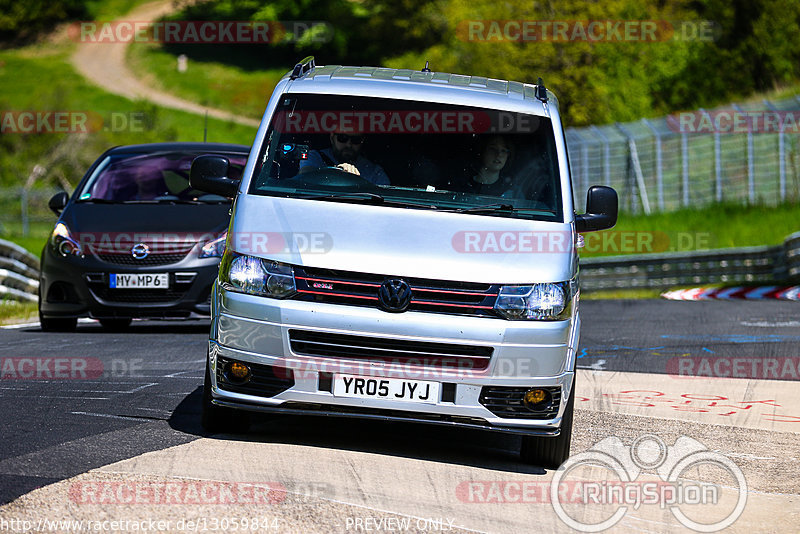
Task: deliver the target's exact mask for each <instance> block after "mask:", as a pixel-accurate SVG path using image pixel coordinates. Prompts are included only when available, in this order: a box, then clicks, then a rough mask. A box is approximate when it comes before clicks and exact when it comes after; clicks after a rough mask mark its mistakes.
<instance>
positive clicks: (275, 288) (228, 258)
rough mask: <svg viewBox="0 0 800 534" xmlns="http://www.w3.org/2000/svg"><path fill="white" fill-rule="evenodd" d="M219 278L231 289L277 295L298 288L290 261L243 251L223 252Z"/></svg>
mask: <svg viewBox="0 0 800 534" xmlns="http://www.w3.org/2000/svg"><path fill="white" fill-rule="evenodd" d="M219 280H220V283H221V284H222V287H223V288H225V289H228V290H230V291H237V292H239V293H247V294H249V295H260V296H263V297H273V298H276V299H285V298H287V297H290V296H292V295H294V294H295V292H296V290H297V289H296V286H295V281H294V269H293V268H292V266H291V265H288V264H286V263H280V262H277V261H271V260H265V259H261V258H257V257H255V256H247V255H244V254H236V253H227V252H226V254H225V256H224V257H223V260H222V263H221V264H220V268H219Z"/></svg>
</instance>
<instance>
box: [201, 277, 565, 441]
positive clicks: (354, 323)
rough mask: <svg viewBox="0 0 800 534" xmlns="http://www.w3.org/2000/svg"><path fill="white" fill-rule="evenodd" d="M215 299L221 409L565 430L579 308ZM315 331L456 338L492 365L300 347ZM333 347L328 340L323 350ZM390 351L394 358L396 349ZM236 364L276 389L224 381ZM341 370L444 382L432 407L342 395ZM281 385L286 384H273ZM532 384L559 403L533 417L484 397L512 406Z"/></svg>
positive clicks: (407, 339)
mask: <svg viewBox="0 0 800 534" xmlns="http://www.w3.org/2000/svg"><path fill="white" fill-rule="evenodd" d="M214 297H215V298H214V299H213V301H212V328H211V339H210V341H209V351H208V354H209V369H210V375H211V385H212V397H213V402H214V403H215V404H218V405H220V406H228V407H233V408H240V409H245V410H252V411H265V412H278V413H287V414H306V415H324V416H344V417H356V418H366V419H380V420H392V421H394V420H405V421H415V422H424V423H434V424H443V425H451V426H459V427H470V428H482V429H485V430H494V431H504V432H512V433H516V434H534V435H549V436H556V435H558V433H559V427H560V425H561V419H562V417H563V415H564V410H565V407H566V404H567V399H568V398H569V395H570V393H571V389H572V386H573V383H574V382H573V377H574V363H575V348H576V347H577V342H578V330H579V328H578V326H579V319H578V317H577V315H576V316H574V317H573V318H571V319H569V320H565V321H506V320H503V319H494V318H480V317H465V316H458V315H444V314H435V313H423V312H406V313H400V314H391V313H387V312H383V311H381V310H379V309H375V308H368V307H356V306H342V305H335V304H320V303H310V302H301V301H293V300H278V299H270V298H264V297H257V296H252V295H244V294H241V293H236V292H231V291H226V290H224V289H221V288H220V289H218V290H217V291H215V292H214ZM301 334H302V335H301ZM309 335H313V336H315V337H314V339H332V340H333V341H334V342H338V340H340V339H348V340H351V339H353V340H356V341H358V340H363V339H366V340H369V341H373V340H379V341H380V343H382V345H381V346H392V347H395V346H396V347H400V348H401V349H399V350H402V347H407V346H413V347H419V346H422V347H427V346H432V347H444V348H445V349H443V350H446V348H447V347H448V346H450V345H453V346H459V347H472V348H476V350H477V351H478V352H480V353H481V354H486V353H490V356H489V357H488V362H487V361H486V360H485V359H483V360H481V363H479V364H478V365H471V366H470V365H463V362H464V361H466V362H467V363H469V362H472V361H475V360H469V359H467V360H462V359H459V358H460V357H459V356H454V357H453V358H444V359H442V358H438V359H437V358H436V357H432V358H426V357H425V356H426V355H429V354H428V353H426V354H423V355H421V356H420V357H412V358H408V359H403V360H398V359H395V358H386V359H376V358H369V357H366V358H365V357H364V356H363V353H364V351H363V350H361V348H359V350H358V351H356V352H361V353H362V354H360V355H359V356H358V357H347V356H342V355H341V353H338V354H337V356H335V357H332V356H329V355H324V354H321V353H317V354H309V353H308V352H304V351H305V350H306V348H307V345H303V344H299V343H298V341H297V338H298V337H302V336H309ZM350 336H354V337H350ZM298 347H301V348H300V349H299V348H298ZM302 347H306V348H302ZM332 347H334V345H333V344H331V345H330V346H327V345H325V346H323V349H325V350H328V349H331V348H332ZM349 348H350V347H347V349H349ZM377 350H384V349H377ZM390 350H391V353H392V354H393V355H396V354H397V353H398V351H396V350H394V349H390ZM426 350H427V349H426ZM411 356H419V355H415V354H412V355H411ZM467 358H470V357H467ZM234 361H236V362H241V363H244V364H245V365H248V366H251V367H253V368H254V369H256V368H257V369H262V371H259V372H261V373H262V374H263V373H266V374H268V375H270V376H268V377H266V378H265V377H261V379H260V380H262V382H263V383H264V384H271V386H269V387H266V386H265V389H264V390H263V391H259V390H258V389H257V388H256V389H254V388H253V387H249V388H247V389H246V390H244V391H243V390H242V389H241V388H236V387H234V386H232V385H230V384H227V383H225V381H224V378H223V373H222V368H221V367H220V368H219V369H218V365H219V362H234ZM338 374H346V375H351V376H352V375H355V376H365V377H374V378H381V377H386V378H400V379H408V380H422V381H434V382H438V383H440V384H441V385H442V387H440V398H438V399H436V401H435V402H433V403H428V404H423V403H411V402H408V401H398V400H389V399H385V398H374V397H370V398H352V397H341V396H336V395H334V394H333V393H332V387H331V386H330V381H331V380H332V379H334V377H335V376H336V375H338ZM281 381H283V382H281ZM262 382H258V383H262ZM276 384H282V385H281V386H279V387H274V386H275V385H276ZM533 387H537V388H544V389H547V390H548V391H552V392H553V399H554V401H555V402H554V403H553V405H552V406H550V408H549V409H548V410H546V411H544V412H541V413H538V412H536V413H534V412H531V413H530V415H529V416H527V415H526V413H525V410H520V409H519V407H518V406H517V407H510V408H509V409H508V410H506V409H504V408H502V407H500V408H498V406H497V405H496V403H495V404H492V403H490V402H489V401H487V398H488V397H489V396H490V395H487V392H489V393H496V392H500V393H501V397H502V396H503V395H506V396H509V399H510V400H509V402H510V403H514V402H516V399H517V397H518V396H519V394H520V392H524V390H525V389H527V388H533ZM489 388H491V389H489ZM445 392H447V393H445ZM506 392H510V393H508V394H506ZM512 393H513V394H512ZM514 395H516V396H517V397H514ZM490 408H491V409H490ZM509 410H510V411H509ZM521 412H522V413H521ZM509 414H510V415H509Z"/></svg>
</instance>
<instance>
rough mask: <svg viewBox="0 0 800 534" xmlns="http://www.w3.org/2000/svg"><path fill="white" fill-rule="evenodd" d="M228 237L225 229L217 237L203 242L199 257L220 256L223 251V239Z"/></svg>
mask: <svg viewBox="0 0 800 534" xmlns="http://www.w3.org/2000/svg"><path fill="white" fill-rule="evenodd" d="M227 238H228V232H227V230H226V231H225V232H223V233H222V235H220V236H219V237H216V238H214V239H211V240H209V241H206V242H205V243H203V246H202V247H201V248H200V257H201V258H221V257H222V253H223V252H225V240H226V239H227Z"/></svg>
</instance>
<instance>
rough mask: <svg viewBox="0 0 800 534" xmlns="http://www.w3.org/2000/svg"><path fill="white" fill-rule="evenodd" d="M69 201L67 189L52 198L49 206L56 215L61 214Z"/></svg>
mask: <svg viewBox="0 0 800 534" xmlns="http://www.w3.org/2000/svg"><path fill="white" fill-rule="evenodd" d="M67 202H69V195H68V194H67V193H66V191H60V192H58V193H56V194H55V195H53V196H52V197H51V198H50V202H48V203H47V207H49V208H50V210H51V211H52V212H53V213H55V214H56V215H61V212H62V211H63V210H64V208H66V207H67Z"/></svg>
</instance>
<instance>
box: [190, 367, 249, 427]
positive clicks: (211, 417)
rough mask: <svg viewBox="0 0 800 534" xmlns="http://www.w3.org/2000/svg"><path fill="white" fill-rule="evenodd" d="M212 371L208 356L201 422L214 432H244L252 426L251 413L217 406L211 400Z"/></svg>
mask: <svg viewBox="0 0 800 534" xmlns="http://www.w3.org/2000/svg"><path fill="white" fill-rule="evenodd" d="M211 399H212V397H211V372H210V371H209V363H208V358H206V374H205V379H204V380H203V407H202V415H201V418H200V424H201V425H202V426H203V428H204V429H205V430H206V431H207V432H211V433H213V434H219V433H231V434H243V433H245V432H247V430H248V429H249V428H250V414H248V413H247V412H245V411H241V410H233V409H231V408H225V407H223V406H217V405H215V404H213V403H212V402H211Z"/></svg>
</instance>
